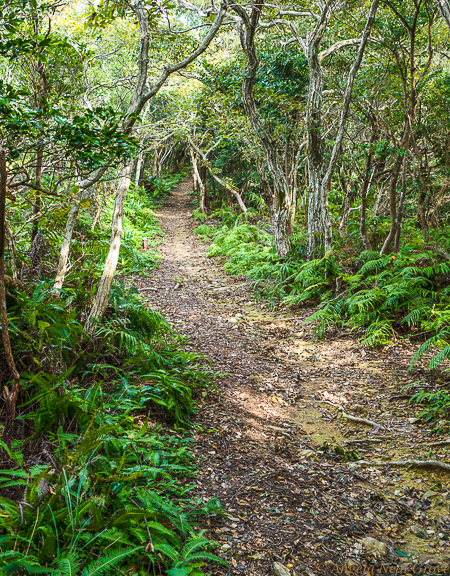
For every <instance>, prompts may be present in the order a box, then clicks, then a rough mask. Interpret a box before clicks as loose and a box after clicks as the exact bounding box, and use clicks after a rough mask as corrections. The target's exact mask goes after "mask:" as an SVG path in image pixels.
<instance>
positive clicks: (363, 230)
mask: <svg viewBox="0 0 450 576" xmlns="http://www.w3.org/2000/svg"><path fill="white" fill-rule="evenodd" d="M374 174H375V168H374V169H373V170H372V174H371V175H370V176H369V174H368V173H367V172H366V176H365V178H364V181H363V185H362V187H361V216H360V224H359V232H360V234H361V240H362V243H363V246H364V250H372V245H371V243H370V240H369V237H368V235H367V192H368V191H369V190H370V186H371V184H372V180H373V176H374Z"/></svg>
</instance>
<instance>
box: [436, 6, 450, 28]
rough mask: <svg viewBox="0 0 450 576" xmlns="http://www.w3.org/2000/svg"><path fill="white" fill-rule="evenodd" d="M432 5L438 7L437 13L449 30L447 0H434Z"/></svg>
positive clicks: (449, 13)
mask: <svg viewBox="0 0 450 576" xmlns="http://www.w3.org/2000/svg"><path fill="white" fill-rule="evenodd" d="M434 3H435V4H436V6H437V7H438V9H439V12H440V13H441V15H442V17H443V18H444V20H445V23H446V24H447V26H448V28H449V30H450V4H449V2H448V0H434Z"/></svg>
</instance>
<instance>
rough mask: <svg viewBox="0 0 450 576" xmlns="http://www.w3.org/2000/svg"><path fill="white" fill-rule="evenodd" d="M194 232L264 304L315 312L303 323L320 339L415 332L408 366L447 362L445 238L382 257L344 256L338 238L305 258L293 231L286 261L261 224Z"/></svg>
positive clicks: (300, 236)
mask: <svg viewBox="0 0 450 576" xmlns="http://www.w3.org/2000/svg"><path fill="white" fill-rule="evenodd" d="M227 218H228V214H226V215H225V219H227ZM240 218H242V215H241V217H240ZM195 233H196V234H197V235H198V236H199V237H200V238H202V239H203V240H205V241H210V242H211V241H212V245H211V247H210V248H209V255H210V256H219V257H222V258H223V259H224V269H225V270H226V271H227V272H229V273H230V274H238V275H245V276H246V277H247V278H248V279H250V280H251V281H252V282H253V286H254V288H255V289H257V291H258V292H259V293H260V294H261V295H262V296H264V298H266V299H267V300H269V302H270V301H272V302H275V301H278V302H281V303H282V304H283V305H287V306H290V307H294V308H295V307H299V306H308V307H315V311H314V313H313V314H312V315H311V316H310V317H309V318H308V321H309V322H311V323H313V325H314V329H315V333H316V335H317V336H318V337H323V336H324V335H325V334H326V332H327V331H329V330H334V329H335V328H340V329H346V330H350V331H356V333H358V334H362V336H361V345H362V346H384V345H386V344H389V343H392V342H393V341H394V340H395V339H398V338H401V337H405V336H411V335H414V336H415V335H417V336H418V337H421V336H422V337H423V344H422V345H421V346H420V347H419V349H418V351H417V353H416V355H415V356H414V358H413V361H412V365H413V364H414V363H416V362H417V361H418V360H420V359H421V358H422V357H423V355H424V354H425V353H429V352H432V353H434V356H433V357H432V359H431V361H430V369H433V368H436V367H437V366H439V365H441V364H442V363H443V362H444V363H445V362H446V361H447V360H448V359H450V262H449V261H448V258H447V257H446V252H445V250H442V246H444V248H445V239H439V240H438V239H436V240H435V242H434V243H430V244H424V243H423V241H418V240H417V238H411V239H410V240H409V241H408V242H405V244H404V245H403V247H402V248H401V250H400V251H399V252H397V253H392V254H388V255H386V256H381V255H380V254H379V253H378V252H376V251H360V252H358V251H357V250H355V251H351V252H350V253H349V250H348V246H347V245H342V246H341V245H340V243H339V240H337V241H336V245H335V248H334V250H333V251H332V252H331V253H330V254H328V255H326V256H325V257H322V258H317V259H313V260H310V261H306V260H305V259H304V258H305V255H306V244H307V239H306V237H305V234H304V232H303V231H302V230H298V231H296V232H295V233H294V235H293V237H292V238H291V251H290V253H289V255H288V257H287V258H284V259H280V258H278V257H277V254H276V250H275V245H274V236H273V234H272V233H271V231H270V229H269V231H267V226H266V227H264V223H263V222H260V223H259V226H256V225H252V224H249V223H248V222H241V223H239V221H238V220H237V218H236V217H235V220H234V223H231V224H230V223H228V224H225V225H224V224H222V225H219V226H215V227H214V226H211V225H208V224H207V223H205V224H202V225H201V226H199V227H198V228H197V229H196V231H195ZM341 244H342V242H341ZM437 246H439V248H437Z"/></svg>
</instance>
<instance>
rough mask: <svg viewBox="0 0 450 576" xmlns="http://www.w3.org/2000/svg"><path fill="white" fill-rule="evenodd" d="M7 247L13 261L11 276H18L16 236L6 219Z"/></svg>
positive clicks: (15, 277)
mask: <svg viewBox="0 0 450 576" xmlns="http://www.w3.org/2000/svg"><path fill="white" fill-rule="evenodd" d="M5 247H6V249H7V250H8V252H9V254H10V262H11V276H12V278H14V279H17V278H18V271H17V263H16V249H15V247H14V237H13V235H12V232H11V228H10V227H9V224H8V222H7V221H6V220H5Z"/></svg>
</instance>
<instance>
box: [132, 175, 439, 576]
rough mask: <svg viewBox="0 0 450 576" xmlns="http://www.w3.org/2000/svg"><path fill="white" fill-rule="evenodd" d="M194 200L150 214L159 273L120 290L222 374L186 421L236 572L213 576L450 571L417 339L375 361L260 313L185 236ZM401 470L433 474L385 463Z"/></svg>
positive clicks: (285, 315) (280, 312)
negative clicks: (155, 224)
mask: <svg viewBox="0 0 450 576" xmlns="http://www.w3.org/2000/svg"><path fill="white" fill-rule="evenodd" d="M191 189H192V183H191V181H190V180H186V181H185V182H183V183H181V184H180V185H178V187H177V188H176V189H175V191H174V192H173V194H172V195H171V196H169V197H168V199H167V200H166V202H165V203H164V205H163V206H162V207H161V209H160V210H159V211H158V213H157V217H158V218H159V219H160V221H161V223H162V228H163V230H164V232H165V234H166V241H165V243H164V244H163V245H162V246H161V253H162V260H161V263H160V266H159V268H158V269H157V270H156V271H154V272H153V273H152V276H151V278H150V279H149V278H144V277H136V276H133V277H128V278H127V283H130V284H131V285H133V286H136V287H137V288H138V289H139V291H140V292H141V293H142V294H143V295H145V297H146V298H148V304H149V306H150V307H152V308H154V309H157V310H159V311H161V312H162V313H163V314H164V315H165V317H166V319H167V320H168V321H169V322H170V323H171V324H172V325H173V327H174V328H175V329H177V330H178V331H179V332H180V333H181V334H182V335H184V336H185V337H186V339H187V345H188V348H187V349H188V350H190V351H195V352H198V353H201V354H204V355H205V357H206V358H210V359H211V362H212V364H211V368H212V369H213V370H214V371H215V372H217V373H220V374H221V375H220V376H219V377H218V378H217V379H216V381H215V385H216V388H214V387H211V388H210V389H209V390H208V391H207V392H206V391H204V392H203V394H202V397H201V398H198V399H197V402H198V405H197V414H196V416H195V417H194V420H193V425H194V427H195V440H196V447H195V455H196V460H197V464H198V466H199V475H198V478H197V488H196V489H195V496H196V497H201V498H203V500H204V501H205V502H206V501H207V500H208V499H210V498H218V499H219V500H220V502H221V505H222V507H223V513H215V514H212V515H210V516H208V519H207V523H206V524H205V526H204V527H205V528H207V529H208V533H207V535H208V537H210V538H211V539H213V540H216V541H218V542H219V543H220V546H221V548H220V556H221V557H222V558H224V559H225V560H227V561H228V562H229V567H228V568H227V567H224V566H218V567H215V568H213V569H212V572H211V574H214V575H216V574H217V575H218V574H223V575H225V574H236V575H237V574H249V575H250V574H251V575H255V576H260V575H263V574H269V573H271V570H272V569H274V570H275V574H278V575H281V576H285V574H294V575H295V574H299V575H300V574H308V575H311V574H330V575H332V574H338V573H342V570H346V571H347V573H352V570H353V571H356V570H358V569H361V568H360V567H361V566H364V565H366V566H369V565H370V566H371V567H370V568H366V570H369V572H367V573H380V574H381V573H383V574H398V573H405V574H406V573H415V574H416V573H417V574H419V573H421V574H427V573H431V572H430V570H433V572H432V573H442V574H443V573H445V570H446V567H447V566H448V560H449V557H450V539H449V538H450V518H449V515H448V506H449V501H450V495H449V491H450V490H449V489H450V482H449V476H448V472H447V471H446V470H444V469H441V468H439V464H440V463H442V464H443V466H444V467H445V466H446V464H445V462H446V461H447V460H448V447H447V446H446V445H444V444H445V443H444V442H442V439H443V436H442V435H435V433H434V432H435V430H436V422H434V423H433V422H430V423H426V422H425V421H424V420H423V419H420V418H417V415H418V414H420V413H421V408H420V406H418V405H417V404H410V403H409V399H410V398H411V396H412V395H413V392H414V391H415V388H414V387H410V388H409V389H407V390H406V391H402V389H403V387H404V386H406V385H407V384H410V383H414V382H416V383H418V385H420V387H421V388H424V387H425V388H426V389H430V390H432V389H433V387H434V386H436V385H437V384H439V383H440V378H441V377H442V375H441V374H439V373H438V372H437V371H435V372H429V371H428V370H426V365H427V358H426V357H424V358H423V359H422V362H419V363H417V364H416V366H415V368H414V369H413V370H412V371H409V366H410V362H411V358H412V357H413V355H414V353H415V352H416V350H417V348H418V346H419V343H416V342H415V341H414V339H411V341H410V340H408V339H405V340H400V341H397V342H395V344H392V345H391V346H387V347H385V348H384V349H370V348H366V349H364V348H362V347H361V346H360V344H359V342H358V338H357V337H356V336H351V335H349V334H343V333H339V332H336V333H335V334H334V335H333V334H329V335H327V336H326V337H325V338H324V339H322V340H317V339H315V338H314V334H313V329H312V327H311V325H308V324H305V323H304V320H305V318H307V317H308V316H309V315H310V314H311V311H310V310H309V311H308V310H303V311H302V310H297V311H292V310H290V311H288V310H286V309H283V308H282V307H281V305H280V306H278V307H275V308H274V307H273V306H272V307H269V305H268V303H267V302H264V301H263V300H259V301H257V300H255V299H254V296H253V292H252V290H251V289H250V287H249V284H248V283H247V282H246V281H245V278H243V277H236V276H230V275H228V274H226V273H225V272H224V271H223V269H222V264H221V262H220V260H219V259H218V258H208V257H207V245H206V244H205V243H204V242H202V241H200V240H199V239H198V238H197V237H195V236H194V235H193V230H194V228H195V227H196V224H195V222H194V221H193V218H192V213H191V212H192V207H191V199H190V196H189V192H190V190H191ZM347 417H350V419H349V418H347ZM351 418H353V420H351ZM150 420H151V416H150ZM364 420H365V422H364ZM156 423H157V421H156V420H155V422H154V424H156ZM433 442H441V445H434V446H433ZM448 444H450V442H449V443H448ZM407 460H415V461H419V462H423V461H434V464H431V465H430V466H429V467H426V468H423V467H419V466H414V465H413V466H408V465H406V464H403V465H401V464H400V465H391V464H390V462H399V461H400V462H404V461H407ZM274 563H275V564H274ZM277 563H278V564H277ZM374 566H375V567H374ZM376 566H378V568H376ZM419 566H422V571H421V570H420V569H419ZM358 567H359V568H358ZM283 568H284V570H286V571H285V572H283ZM413 568H414V570H415V571H414V572H411V570H412V569H413ZM370 570H371V571H370ZM374 570H375V571H374ZM441 570H442V572H441ZM403 571H404V572H403ZM355 573H357V572H355ZM358 573H359V572H358Z"/></svg>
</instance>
